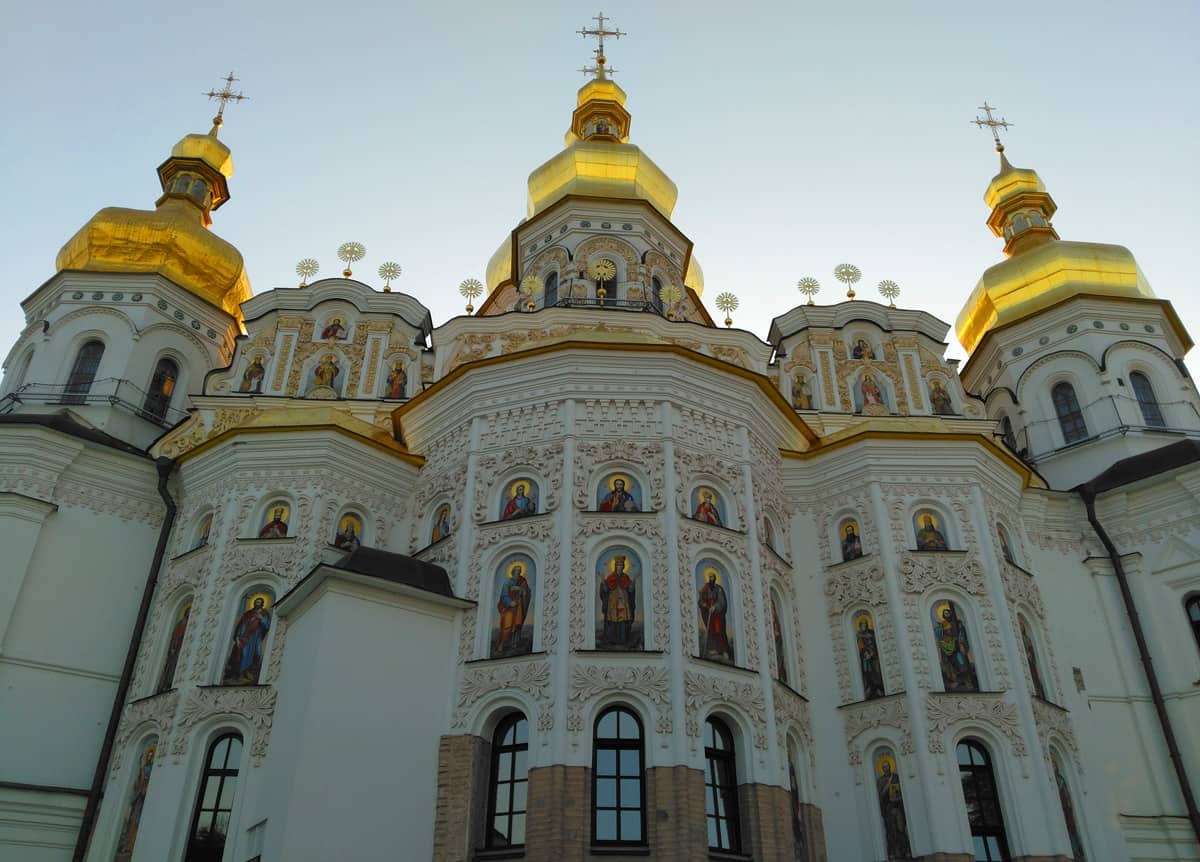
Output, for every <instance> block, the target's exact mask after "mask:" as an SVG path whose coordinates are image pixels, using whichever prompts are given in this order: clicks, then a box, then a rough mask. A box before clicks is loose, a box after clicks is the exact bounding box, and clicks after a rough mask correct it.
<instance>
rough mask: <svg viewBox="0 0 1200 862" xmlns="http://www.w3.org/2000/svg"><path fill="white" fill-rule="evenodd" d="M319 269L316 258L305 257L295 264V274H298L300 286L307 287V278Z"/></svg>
mask: <svg viewBox="0 0 1200 862" xmlns="http://www.w3.org/2000/svg"><path fill="white" fill-rule="evenodd" d="M320 269H321V265H320V264H319V263H317V261H316V258H311V257H306V258H303V259H302V260H301V261H300V262H299V263H297V264H296V275H298V276H300V286H301V287H308V280H309V279H310V278H312V277H313V276H314V275H316V274H317V272H318V271H319V270H320Z"/></svg>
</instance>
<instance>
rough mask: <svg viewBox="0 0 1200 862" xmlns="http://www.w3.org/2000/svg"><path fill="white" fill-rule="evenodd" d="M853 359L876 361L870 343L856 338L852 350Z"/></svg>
mask: <svg viewBox="0 0 1200 862" xmlns="http://www.w3.org/2000/svg"><path fill="white" fill-rule="evenodd" d="M850 356H851V358H852V359H874V358H875V351H874V350H872V349H871V344H870V342H868V341H867V339H865V338H856V339H855V340H854V347H853V348H851V350H850Z"/></svg>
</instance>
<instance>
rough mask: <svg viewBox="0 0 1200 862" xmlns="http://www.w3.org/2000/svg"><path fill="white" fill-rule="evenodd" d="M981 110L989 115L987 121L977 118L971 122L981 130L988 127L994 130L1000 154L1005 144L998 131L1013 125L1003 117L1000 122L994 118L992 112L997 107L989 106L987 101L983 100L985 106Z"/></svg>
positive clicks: (980, 107) (997, 150) (993, 136)
mask: <svg viewBox="0 0 1200 862" xmlns="http://www.w3.org/2000/svg"><path fill="white" fill-rule="evenodd" d="M979 110H981V111H983V112H984V113H985V114H987V119H986V120H985V119H983V118H982V117H976V118H975V119H973V120H971V122H972V123H974V124H975V125H977V126H979V128H981V129H982V128H983V127H984V126H987V127H988V128H990V129H991V130H992V140H994V141H995V142H996V152H998V153H1002V152H1004V144H1002V143H1000V132H999V131H997V130H998V129H1007V128H1008V127H1009V126H1011V125H1013V124H1012V123H1010V122H1009V121H1008V120H1006V119H1004V117H1001V118H1000V119H998V120H997V119H996V118H995V117H993V116H992V111H994V110H996V106H995V105H989V104H988V103H987V99H984V100H983V104H982V105H980V106H979Z"/></svg>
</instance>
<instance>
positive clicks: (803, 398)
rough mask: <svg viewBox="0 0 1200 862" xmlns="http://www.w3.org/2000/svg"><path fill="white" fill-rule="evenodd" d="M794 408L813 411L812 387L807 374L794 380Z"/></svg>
mask: <svg viewBox="0 0 1200 862" xmlns="http://www.w3.org/2000/svg"><path fill="white" fill-rule="evenodd" d="M792 407H794V408H796V409H797V410H812V409H813V398H812V386H811V385H810V384H809V382H808V375H807V374H797V375H796V376H795V377H793V378H792Z"/></svg>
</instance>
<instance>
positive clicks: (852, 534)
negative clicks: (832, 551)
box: [838, 518, 863, 563]
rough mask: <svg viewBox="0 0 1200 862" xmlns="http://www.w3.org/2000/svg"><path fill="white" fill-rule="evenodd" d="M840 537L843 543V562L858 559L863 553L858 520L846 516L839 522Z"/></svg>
mask: <svg viewBox="0 0 1200 862" xmlns="http://www.w3.org/2000/svg"><path fill="white" fill-rule="evenodd" d="M838 539H839V541H840V542H841V545H842V562H843V563H844V562H847V561H849V560H857V559H858V558H859V557H861V556H862V555H863V549H862V536H861V535H860V534H859V532H858V521H856V520H854V519H853V518H846V519H845V520H843V521H842V522H841V523H840V524H838Z"/></svg>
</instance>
